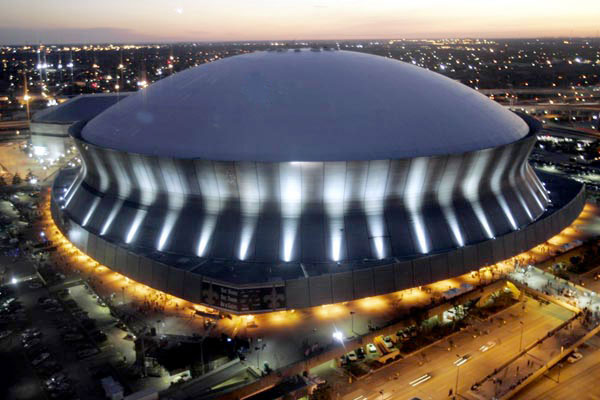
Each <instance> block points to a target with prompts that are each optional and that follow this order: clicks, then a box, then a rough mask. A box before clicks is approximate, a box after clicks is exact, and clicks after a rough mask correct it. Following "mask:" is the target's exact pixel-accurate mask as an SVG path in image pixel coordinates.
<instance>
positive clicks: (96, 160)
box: [88, 150, 109, 193]
mask: <svg viewBox="0 0 600 400" xmlns="http://www.w3.org/2000/svg"><path fill="white" fill-rule="evenodd" d="M88 154H90V155H91V156H92V159H93V160H92V161H93V164H94V167H95V168H96V171H98V176H99V177H100V187H99V188H98V189H99V190H100V191H101V192H103V193H104V192H106V190H107V189H108V186H109V178H108V173H107V172H106V168H104V164H103V163H102V160H100V157H99V156H98V154H96V152H95V151H93V150H92V151H90V152H89V153H88Z"/></svg>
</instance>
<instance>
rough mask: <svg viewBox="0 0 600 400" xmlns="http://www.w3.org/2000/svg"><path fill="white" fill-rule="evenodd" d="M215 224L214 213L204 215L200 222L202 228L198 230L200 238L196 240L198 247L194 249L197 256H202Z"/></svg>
mask: <svg viewBox="0 0 600 400" xmlns="http://www.w3.org/2000/svg"><path fill="white" fill-rule="evenodd" d="M216 225H217V217H216V216H215V215H206V216H205V217H204V221H203V222H202V229H201V230H200V240H199V241H198V249H197V251H196V254H197V255H198V257H203V256H204V253H205V252H206V248H207V247H208V243H209V242H210V238H211V237H212V234H213V232H214V231H215V226H216Z"/></svg>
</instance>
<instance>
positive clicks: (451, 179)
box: [438, 157, 465, 247]
mask: <svg viewBox="0 0 600 400" xmlns="http://www.w3.org/2000/svg"><path fill="white" fill-rule="evenodd" d="M460 163H461V160H460V159H459V158H457V157H452V158H449V159H448V163H447V165H446V168H445V169H444V175H443V176H442V180H441V182H440V185H439V187H438V202H439V203H440V205H441V207H442V212H443V213H444V217H445V218H446V222H447V223H448V226H449V227H450V230H451V231H452V235H453V236H454V242H455V243H456V245H457V246H459V247H462V246H464V245H465V241H464V239H463V236H462V233H461V231H460V225H459V223H458V218H457V217H456V212H455V211H454V205H453V204H452V199H453V194H454V190H455V187H456V179H457V175H458V171H459V168H460Z"/></svg>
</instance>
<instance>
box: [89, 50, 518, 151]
mask: <svg viewBox="0 0 600 400" xmlns="http://www.w3.org/2000/svg"><path fill="white" fill-rule="evenodd" d="M528 132H529V128H528V126H527V124H526V123H525V122H524V121H523V120H522V119H521V118H520V117H519V116H517V115H515V114H513V113H512V112H510V111H508V110H506V109H505V108H504V107H502V106H501V105H499V104H497V103H495V102H494V101H491V100H489V99H488V98H486V97H485V96H483V95H481V94H479V93H478V92H476V91H474V90H472V89H470V88H469V87H467V86H464V85H462V84H460V83H458V82H455V81H453V80H451V79H448V78H446V77H444V76H442V75H440V74H437V73H435V72H431V71H429V70H426V69H423V68H419V67H416V66H414V65H411V64H407V63H403V62H400V61H396V60H392V59H389V58H385V57H380V56H374V55H368V54H363V53H357V52H349V51H331V50H329V51H327V50H321V51H314V50H308V49H303V50H301V51H294V50H288V51H267V52H256V53H252V54H246V55H240V56H235V57H230V58H226V59H223V60H220V61H216V62H212V63H208V64H203V65H201V66H198V67H194V68H190V69H188V70H185V71H183V72H180V73H177V74H175V75H173V76H170V77H168V78H165V79H162V80H160V81H158V82H156V83H154V84H152V85H150V86H149V87H147V88H146V89H144V90H141V91H139V92H137V93H136V94H132V95H130V96H128V97H127V98H126V99H124V100H122V101H120V102H119V103H117V104H115V105H114V106H111V107H109V108H108V109H107V110H105V111H104V112H102V113H101V114H99V115H98V116H97V117H95V118H93V119H92V120H91V121H89V122H88V123H87V124H86V126H85V127H84V128H83V130H82V132H81V136H82V138H83V139H84V140H86V141H88V142H90V143H92V144H96V145H99V146H103V147H108V148H113V149H116V150H120V151H127V152H133V153H141V154H148V155H159V156H168V157H178V158H201V159H210V160H230V161H265V162H281V161H343V160H376V159H397V158H406V157H417V156H432V155H439V154H448V153H463V152H468V151H474V150H479V149H484V148H489V147H495V146H499V145H503V144H507V143H511V142H514V141H516V140H518V139H520V138H522V137H524V136H526V135H527V133H528Z"/></svg>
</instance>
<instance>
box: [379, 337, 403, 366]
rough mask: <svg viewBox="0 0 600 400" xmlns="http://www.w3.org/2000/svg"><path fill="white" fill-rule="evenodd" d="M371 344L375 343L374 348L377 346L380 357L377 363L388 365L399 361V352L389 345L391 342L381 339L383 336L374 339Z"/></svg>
mask: <svg viewBox="0 0 600 400" xmlns="http://www.w3.org/2000/svg"><path fill="white" fill-rule="evenodd" d="M373 342H374V343H375V346H377V349H378V350H379V352H380V353H381V357H379V358H378V359H377V361H379V362H380V363H382V364H388V363H391V362H392V361H394V360H399V359H400V358H402V356H401V355H400V350H398V349H397V348H396V347H394V345H393V344H391V340H386V339H385V338H384V337H383V335H379V336H377V337H375V339H374V340H373Z"/></svg>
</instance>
